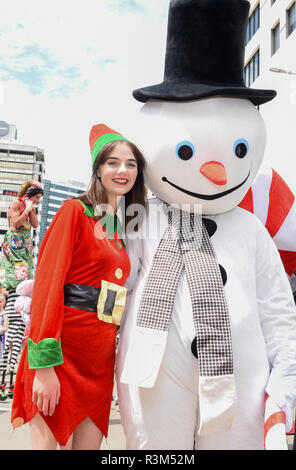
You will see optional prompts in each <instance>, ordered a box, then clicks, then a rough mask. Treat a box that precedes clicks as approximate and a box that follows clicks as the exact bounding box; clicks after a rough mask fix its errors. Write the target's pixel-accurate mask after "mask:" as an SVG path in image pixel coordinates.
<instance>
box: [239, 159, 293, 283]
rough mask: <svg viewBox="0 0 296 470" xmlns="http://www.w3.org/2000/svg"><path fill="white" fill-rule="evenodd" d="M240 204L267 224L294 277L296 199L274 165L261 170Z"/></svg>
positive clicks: (290, 273)
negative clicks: (274, 168) (273, 167)
mask: <svg viewBox="0 0 296 470" xmlns="http://www.w3.org/2000/svg"><path fill="white" fill-rule="evenodd" d="M239 206H240V207H241V208H242V209H246V210H248V211H249V212H252V213H253V214H255V215H256V216H257V217H258V218H259V219H260V220H261V222H262V223H263V224H264V225H265V227H266V229H267V230H268V232H269V234H270V236H271V237H272V238H273V241H274V243H275V244H276V246H277V249H278V250H279V254H280V256H281V258H282V262H283V264H284V267H285V270H286V273H287V274H288V275H289V276H291V275H292V274H293V272H294V271H295V270H296V201H295V195H294V194H293V192H292V191H291V189H290V188H289V186H288V185H287V184H286V183H285V181H284V180H283V179H282V178H281V176H280V175H279V174H278V173H277V172H276V171H275V170H273V169H272V168H269V169H267V170H264V171H261V172H260V173H259V174H258V175H257V177H256V179H255V181H254V183H253V185H252V186H251V188H250V189H249V191H248V192H247V194H246V196H245V197H244V199H243V200H242V201H241V203H240V204H239Z"/></svg>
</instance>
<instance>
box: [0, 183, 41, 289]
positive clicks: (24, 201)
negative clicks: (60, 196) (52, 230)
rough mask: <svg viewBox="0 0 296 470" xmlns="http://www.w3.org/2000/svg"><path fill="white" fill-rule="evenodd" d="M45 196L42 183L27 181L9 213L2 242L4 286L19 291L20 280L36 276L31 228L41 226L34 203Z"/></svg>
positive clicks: (1, 282) (1, 281)
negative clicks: (7, 225)
mask: <svg viewBox="0 0 296 470" xmlns="http://www.w3.org/2000/svg"><path fill="white" fill-rule="evenodd" d="M42 195H43V189H42V187H41V185H40V184H39V183H37V182H35V181H27V182H26V183H24V184H23V185H22V186H21V187H20V190H19V193H18V199H15V200H14V201H12V203H11V205H10V208H9V212H8V223H9V229H8V230H7V232H6V234H5V237H4V241H3V243H2V252H3V256H2V260H1V264H0V285H1V286H3V287H4V288H5V289H7V290H8V291H15V289H16V287H17V286H18V284H19V283H20V282H22V281H23V280H25V279H32V275H33V251H32V240H31V227H33V228H37V227H38V219H37V216H36V211H35V209H34V206H35V205H36V204H38V202H39V201H40V199H41V197H42Z"/></svg>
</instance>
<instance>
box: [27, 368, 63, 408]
mask: <svg viewBox="0 0 296 470" xmlns="http://www.w3.org/2000/svg"><path fill="white" fill-rule="evenodd" d="M60 390H61V386H60V382H59V379H58V377H57V374H56V372H55V370H54V367H45V368H44V369H36V373H35V378H34V382H33V399H32V401H33V403H35V405H36V406H37V408H38V410H39V411H41V412H42V413H43V414H44V416H48V415H49V416H52V415H53V413H54V411H55V407H56V405H57V404H58V403H59V399H60Z"/></svg>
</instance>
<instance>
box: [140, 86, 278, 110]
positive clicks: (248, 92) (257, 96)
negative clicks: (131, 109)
mask: <svg viewBox="0 0 296 470" xmlns="http://www.w3.org/2000/svg"><path fill="white" fill-rule="evenodd" d="M217 95H222V96H233V97H236V98H245V99H248V100H250V101H251V102H252V103H253V104H254V105H255V106H258V105H260V104H263V103H267V102H268V101H270V100H272V99H273V98H274V97H275V96H276V91H275V90H260V89H256V88H247V87H244V86H236V85H234V86H231V85H229V86H221V85H215V84H207V83H186V84H185V83H177V82H175V81H174V82H162V83H159V84H157V85H152V86H148V87H144V88H138V89H137V90H134V91H133V97H134V98H135V99H136V100H138V101H140V102H142V103H146V101H148V100H151V99H152V100H161V101H193V100H197V99H201V98H207V97H210V96H217Z"/></svg>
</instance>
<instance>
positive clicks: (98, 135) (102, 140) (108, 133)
mask: <svg viewBox="0 0 296 470" xmlns="http://www.w3.org/2000/svg"><path fill="white" fill-rule="evenodd" d="M115 140H126V141H127V140H128V139H126V138H125V137H124V136H123V135H121V134H119V132H116V131H114V130H113V129H110V127H108V126H106V124H95V125H94V126H93V127H92V128H91V131H90V134H89V145H90V151H91V158H92V164H94V162H95V160H96V158H97V156H98V154H99V152H100V150H101V149H102V148H103V147H104V145H106V144H109V142H114V141H115Z"/></svg>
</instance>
